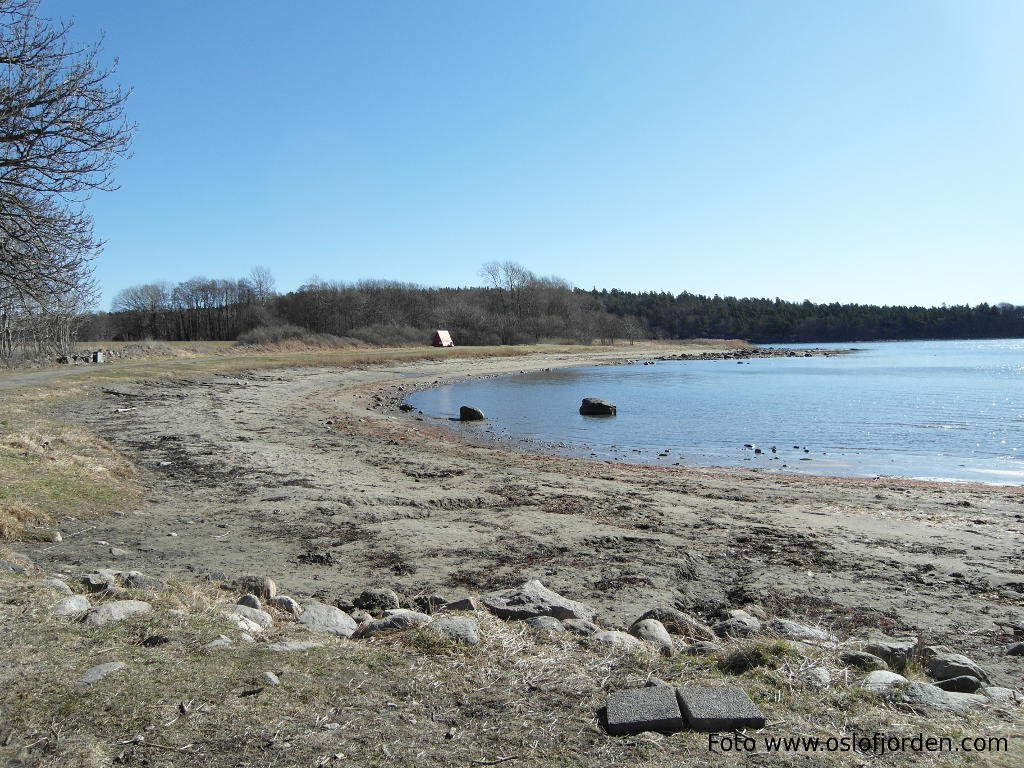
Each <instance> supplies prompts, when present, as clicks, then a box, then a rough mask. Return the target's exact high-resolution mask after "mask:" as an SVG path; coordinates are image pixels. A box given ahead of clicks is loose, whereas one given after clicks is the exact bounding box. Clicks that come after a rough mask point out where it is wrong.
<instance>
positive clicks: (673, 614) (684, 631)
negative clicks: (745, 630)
mask: <svg viewBox="0 0 1024 768" xmlns="http://www.w3.org/2000/svg"><path fill="white" fill-rule="evenodd" d="M748 615H749V614H748ZM644 619H655V620H656V621H660V622H661V623H662V624H664V625H665V629H667V630H668V631H669V632H671V633H672V634H674V635H681V636H683V637H687V638H691V639H693V640H716V639H717V637H716V636H715V632H714V630H713V629H711V627H709V626H708V625H707V624H705V623H703V622H702V621H699V620H698V619H695V618H694V617H693V616H691V615H690V614H688V613H683V612H682V611H680V610H677V609H675V608H671V607H668V606H659V607H657V608H651V609H650V610H649V611H647V612H646V613H645V614H644V615H643V616H641V617H640V618H639V619H637V621H643V620H644Z"/></svg>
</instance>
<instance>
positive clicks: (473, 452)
mask: <svg viewBox="0 0 1024 768" xmlns="http://www.w3.org/2000/svg"><path fill="white" fill-rule="evenodd" d="M627 354H628V350H626V349H625V348H624V350H623V352H622V353H601V354H594V353H587V352H582V353H579V354H565V355H536V356H529V357H518V358H493V359H463V360H459V359H447V360H441V361H429V362H423V361H419V362H412V363H404V364H398V363H392V364H390V365H386V366H371V367H366V368H345V369H315V368H303V369H283V370H271V371H258V372H254V373H250V374H244V375H229V376H210V377H206V378H192V379H187V380H185V379H182V380H161V381H151V382H139V383H131V384H117V385H112V386H109V387H108V389H107V391H103V390H100V389H97V390H95V391H94V393H93V394H92V395H91V396H89V397H88V398H87V399H86V400H84V401H80V402H76V403H73V404H70V405H69V406H68V407H67V411H66V418H67V419H68V420H71V421H76V422H80V423H84V424H87V425H89V426H90V427H91V428H93V429H94V430H95V431H96V432H98V433H99V434H100V435H102V436H103V437H105V438H106V439H108V440H109V441H111V442H112V443H113V444H114V445H115V446H117V447H118V448H120V449H122V450H124V451H126V452H127V453H128V454H129V455H132V456H134V458H135V459H136V461H137V463H138V465H139V466H140V468H141V470H142V476H143V481H144V482H145V484H146V486H147V488H148V489H149V490H148V491H147V494H146V496H145V501H144V502H143V503H142V504H141V506H140V508H139V509H138V510H124V511H122V512H123V514H121V515H113V516H111V517H109V518H104V519H102V520H100V521H99V522H98V523H96V522H92V523H89V524H88V525H86V524H84V523H80V522H76V521H65V522H64V523H62V531H63V533H64V536H65V540H64V541H63V542H62V543H60V544H56V545H54V544H38V545H35V546H34V547H29V548H28V551H29V554H30V555H31V556H32V557H33V558H34V559H35V560H36V561H37V562H38V563H39V564H40V565H41V566H43V567H47V566H49V567H53V568H56V567H58V566H61V565H70V566H74V567H76V568H96V567H117V568H121V569H125V568H134V569H138V570H142V571H145V572H147V573H150V574H152V575H154V576H160V577H178V578H182V579H185V580H196V579H198V578H202V577H210V578H214V579H217V578H224V577H227V578H232V577H234V576H236V575H238V574H242V573H265V574H268V575H271V576H272V577H273V578H275V579H276V580H277V581H278V582H279V584H281V586H282V588H283V590H284V591H285V592H286V593H290V594H293V595H311V596H317V597H319V598H321V599H326V600H328V601H335V600H338V601H342V602H344V601H347V600H350V599H351V598H353V597H354V596H355V595H357V594H358V593H359V591H361V590H362V589H364V588H366V587H370V586H388V587H391V588H395V589H397V590H399V591H401V592H404V593H405V594H407V595H410V596H411V595H417V594H440V595H442V596H444V597H446V598H448V599H455V598H457V597H462V596H465V595H472V594H479V593H481V592H483V591H487V590H490V589H496V588H503V587H507V586H510V585H513V584H516V583H519V582H521V581H523V580H524V579H528V578H539V579H541V580H542V581H544V583H545V584H547V585H548V586H550V587H551V588H553V589H555V590H556V591H559V592H562V593H564V594H566V595H567V596H570V597H573V598H575V599H579V600H583V601H585V602H588V603H591V604H592V605H594V606H595V607H597V608H598V609H599V610H600V611H601V614H602V617H603V619H604V621H605V622H606V623H607V624H609V625H621V624H626V623H628V622H630V621H631V620H632V619H634V618H635V617H636V616H638V615H639V614H640V613H642V612H643V611H644V610H646V609H647V608H648V607H651V606H654V605H657V604H672V605H676V606H677V607H680V608H683V609H685V610H690V611H694V612H696V613H703V614H705V615H706V614H709V613H710V612H712V611H714V610H716V609H717V608H719V607H721V606H723V605H726V604H734V605H739V604H742V603H745V602H749V601H753V602H757V603H760V604H761V605H763V606H764V607H765V608H766V609H767V610H768V611H769V612H772V613H777V614H778V615H782V616H794V617H799V618H802V619H808V620H812V621H818V622H821V623H822V624H824V625H830V626H833V627H836V628H838V629H841V630H842V631H852V632H855V633H865V632H867V631H868V630H869V629H872V628H875V629H881V630H883V631H886V632H889V633H899V632H913V633H915V634H919V635H920V636H922V637H924V638H926V639H927V640H929V641H933V642H942V643H945V644H947V645H949V646H951V647H953V648H954V649H955V650H957V651H958V652H961V653H965V654H967V655H969V656H972V657H974V658H975V659H976V660H977V661H979V663H981V664H982V665H983V666H985V667H987V668H988V669H989V670H990V671H991V673H992V676H993V679H994V682H996V683H1001V684H1004V685H1009V686H1013V687H1018V688H1019V687H1021V686H1022V683H1024V679H1022V670H1024V667H1022V665H1021V663H1020V660H1019V659H1013V658H1007V657H1006V656H1005V655H1004V654H1003V653H1002V647H1003V646H1004V645H1005V644H1006V643H1008V642H1010V641H1011V640H1013V639H1014V632H1015V631H1016V632H1017V633H1018V637H1017V638H1016V639H1021V637H1020V635H1022V634H1024V560H1022V557H1021V552H1022V551H1024V491H1022V489H1017V488H1002V487H989V486H980V485H960V484H942V483H928V482H914V481H909V480H907V481H901V480H890V479H881V480H860V479H848V478H818V477H808V476H797V475H784V474H776V473H771V472H769V471H765V470H757V469H749V470H748V469H700V468H686V467H654V466H636V465H624V464H621V463H614V462H605V461H596V460H584V459H576V458H566V457H557V456H543V455H538V454H529V453H523V452H519V451H516V450H513V449H506V448H502V447H495V446H493V445H474V444H470V443H468V442H466V441H464V440H460V439H459V438H458V437H456V436H455V435H454V433H452V432H451V431H450V430H448V429H447V428H446V427H444V426H442V425H439V424H432V423H429V422H427V421H418V420H417V419H416V417H415V415H414V414H407V413H403V412H401V411H400V410H398V408H397V406H398V405H399V404H400V402H401V400H402V398H403V397H404V396H406V395H407V394H408V392H410V391H411V390H412V389H413V388H416V387H420V386H426V385H433V384H434V383H435V382H444V381H450V380H455V379H459V378H463V379H464V378H466V377H467V376H483V375H493V374H499V373H507V372H514V371H519V370H530V369H536V368H546V367H554V366H559V365H580V364H585V363H587V362H606V363H607V362H614V361H615V360H617V359H621V358H623V357H625V356H627ZM620 405H621V404H620ZM125 408H131V410H124V411H122V412H120V413H118V412H116V409H125ZM83 529H84V530H83ZM172 534H176V535H172ZM111 547H116V548H121V549H125V550H128V552H129V554H128V555H127V556H122V557H120V558H114V557H113V556H112V555H111V553H110V550H111Z"/></svg>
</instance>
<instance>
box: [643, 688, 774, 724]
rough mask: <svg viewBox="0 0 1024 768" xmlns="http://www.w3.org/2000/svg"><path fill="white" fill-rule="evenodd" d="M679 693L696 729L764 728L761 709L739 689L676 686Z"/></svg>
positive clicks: (685, 713)
mask: <svg viewBox="0 0 1024 768" xmlns="http://www.w3.org/2000/svg"><path fill="white" fill-rule="evenodd" d="M654 690H658V689H654ZM676 695H677V696H678V697H679V704H680V709H681V710H682V713H683V717H684V718H685V719H686V724H687V725H689V726H690V727H691V728H693V729H694V730H695V731H735V730H740V729H743V728H754V729H757V728H764V724H765V717H764V715H763V714H762V713H761V710H760V709H758V708H757V705H756V704H754V702H752V701H751V700H750V697H749V696H747V694H746V693H745V692H744V691H742V690H740V689H739V688H696V687H695V688H676Z"/></svg>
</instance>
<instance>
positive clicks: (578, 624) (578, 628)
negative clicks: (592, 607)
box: [562, 619, 601, 637]
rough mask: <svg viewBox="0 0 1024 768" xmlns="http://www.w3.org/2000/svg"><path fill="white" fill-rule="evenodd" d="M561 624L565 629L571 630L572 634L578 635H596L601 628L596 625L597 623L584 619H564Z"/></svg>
mask: <svg viewBox="0 0 1024 768" xmlns="http://www.w3.org/2000/svg"><path fill="white" fill-rule="evenodd" d="M562 626H563V627H565V628H566V630H567V631H569V632H572V633H573V634H574V635H579V636H580V637H590V636H591V635H596V634H597V633H598V632H600V631H601V628H600V627H599V626H597V624H595V623H594V622H592V621H587V620H586V619H566V620H565V621H563V622H562Z"/></svg>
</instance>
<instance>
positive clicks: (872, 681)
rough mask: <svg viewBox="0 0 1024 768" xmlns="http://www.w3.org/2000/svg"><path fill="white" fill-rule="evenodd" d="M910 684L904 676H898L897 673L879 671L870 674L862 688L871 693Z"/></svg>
mask: <svg viewBox="0 0 1024 768" xmlns="http://www.w3.org/2000/svg"><path fill="white" fill-rule="evenodd" d="M906 682H908V680H907V678H905V677H904V676H903V675H897V674H896V673H895V672H889V671H887V670H884V669H878V670H875V671H874V672H872V673H871V674H869V675H868V676H867V677H865V678H864V679H863V680H862V681H861V686H862V687H863V688H867V689H868V690H869V691H875V692H876V693H878V692H880V691H886V690H888V689H889V688H892V687H893V686H896V685H902V684H903V683H906Z"/></svg>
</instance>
